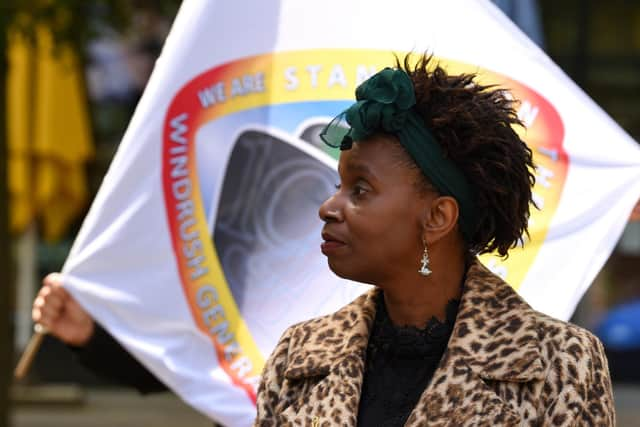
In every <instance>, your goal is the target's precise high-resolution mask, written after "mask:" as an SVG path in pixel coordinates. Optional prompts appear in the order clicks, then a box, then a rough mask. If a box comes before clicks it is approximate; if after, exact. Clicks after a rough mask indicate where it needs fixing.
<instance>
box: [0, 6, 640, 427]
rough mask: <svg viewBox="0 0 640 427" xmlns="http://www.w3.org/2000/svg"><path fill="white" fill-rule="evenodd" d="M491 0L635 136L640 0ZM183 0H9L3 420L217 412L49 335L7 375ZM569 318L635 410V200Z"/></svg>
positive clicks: (132, 422) (111, 420)
mask: <svg viewBox="0 0 640 427" xmlns="http://www.w3.org/2000/svg"><path fill="white" fill-rule="evenodd" d="M256 1H257V0H256ZM494 3H496V4H497V5H498V6H499V7H500V8H501V9H502V10H503V11H504V12H505V13H506V14H507V15H509V16H510V17H511V19H512V20H513V21H514V22H515V23H516V24H517V25H518V26H520V28H522V30H523V31H525V32H526V33H527V34H528V35H529V37H530V38H531V39H533V40H534V41H535V42H536V43H537V44H538V45H539V46H540V47H542V48H543V49H544V50H545V51H546V52H547V53H548V54H549V56H550V57H551V58H552V59H553V60H554V61H555V62H556V63H557V64H558V65H559V66H560V67H561V68H562V69H563V70H564V71H565V72H566V73H567V74H568V75H569V76H570V77H571V78H572V79H573V80H574V81H575V82H576V83H577V84H578V85H579V86H580V87H581V88H582V89H583V90H584V91H585V92H587V94H589V95H590V96H591V97H592V98H593V99H594V100H595V101H596V103H598V104H599V105H600V106H601V107H602V108H603V109H604V110H605V111H606V112H607V113H608V114H609V115H610V116H611V117H612V118H613V119H614V120H615V121H616V122H618V123H619V124H620V125H621V126H622V127H623V128H624V129H625V130H626V131H627V132H628V133H629V134H630V135H631V136H632V137H633V138H634V139H635V140H636V141H639V140H640V1H638V0H611V1H608V2H598V1H595V0H565V1H562V2H558V1H554V0H539V1H536V0H511V1H509V0H504V1H499V0H495V1H494ZM179 4H180V1H178V0H155V1H153V0H132V1H127V0H48V1H43V0H3V2H2V5H0V51H1V52H3V59H4V61H0V81H3V82H6V84H2V85H0V98H2V99H3V102H2V104H1V106H0V183H1V184H0V251H1V252H0V314H1V315H0V348H1V349H2V350H1V351H0V427H7V426H14V427H39V426H146V425H153V426H174V425H176V424H177V423H183V424H185V425H189V426H196V427H197V426H210V425H211V422H210V421H208V420H206V419H205V418H204V417H202V416H201V415H199V414H197V413H195V411H193V410H191V409H190V408H188V407H186V406H185V405H184V404H183V403H181V402H180V401H179V400H178V399H177V398H175V397H174V396H173V395H170V394H169V393H165V394H161V395H156V396H140V395H138V394H137V393H136V392H134V391H130V390H126V389H122V388H119V387H117V386H115V385H113V384H109V383H108V382H105V381H104V380H101V379H98V378H96V377H95V376H93V375H92V374H91V373H90V372H88V371H86V370H84V369H83V368H82V367H80V366H79V365H78V364H77V363H76V362H75V361H74V356H73V353H72V352H71V351H70V350H69V349H68V348H66V347H65V346H64V345H63V344H60V343H59V342H57V341H55V340H54V339H50V338H45V341H44V343H43V346H42V349H41V351H40V352H39V353H38V355H37V357H36V359H35V363H34V365H33V367H32V369H31V371H30V373H29V375H28V377H27V378H26V380H24V381H22V382H20V383H15V382H14V381H13V379H12V372H13V367H14V366H15V362H16V360H17V357H18V355H19V354H20V353H21V352H22V350H23V349H24V347H25V345H26V344H27V342H28V340H29V337H30V336H31V333H32V328H33V325H32V322H31V304H32V302H33V299H34V296H35V294H36V292H37V290H38V289H39V287H40V281H41V279H42V278H43V277H44V276H45V275H46V274H47V273H49V272H52V271H59V270H60V268H61V267H62V264H63V262H64V260H65V258H66V256H67V253H68V251H69V249H70V247H71V244H72V242H73V238H74V236H75V234H76V233H77V231H78V229H79V227H80V224H81V222H82V218H83V217H84V215H85V214H86V211H87V209H88V207H89V205H90V202H91V200H92V198H93V197H94V195H95V194H96V192H97V190H98V187H99V186H100V182H101V180H102V178H103V176H104V174H105V173H106V171H107V168H108V166H109V163H110V161H111V158H112V157H113V155H114V153H115V151H116V149H117V147H118V143H119V141H120V139H121V137H122V135H123V133H124V131H125V129H126V126H127V124H128V122H129V119H130V117H131V115H132V114H133V111H134V109H135V107H136V104H137V101H138V99H139V97H140V96H141V94H142V92H143V90H144V87H145V84H146V82H147V79H148V77H149V75H150V73H151V71H152V69H153V65H154V62H155V60H156V58H157V57H158V55H159V54H160V52H161V50H162V45H163V42H164V38H165V37H166V35H167V33H168V31H169V28H170V25H171V22H172V20H173V18H174V16H175V13H176V12H177V9H178V7H179ZM603 143H606V141H605V142H603ZM572 321H573V322H575V323H577V324H579V325H581V326H583V327H586V328H588V329H590V330H592V331H593V332H595V333H596V334H597V335H598V336H599V337H600V339H601V340H602V341H603V342H604V344H605V347H606V351H607V355H608V357H609V364H610V369H611V373H612V377H613V380H614V383H615V384H614V392H615V399H616V405H617V410H618V421H619V423H618V424H619V425H621V426H640V366H639V365H638V363H637V360H640V209H638V208H636V210H635V212H634V213H633V214H632V216H631V217H630V218H629V222H628V224H627V226H626V230H625V232H624V234H623V236H622V238H621V239H620V241H619V243H618V245H617V247H616V249H615V251H614V252H613V254H612V255H611V257H610V259H609V260H608V262H607V264H606V265H605V267H604V268H603V270H602V271H601V273H600V274H599V275H598V277H597V278H596V279H595V281H594V283H593V285H592V286H591V288H590V289H589V291H588V292H587V294H586V295H585V296H584V298H583V299H582V301H581V303H580V305H579V306H578V308H577V310H576V312H575V315H574V317H573V319H572Z"/></svg>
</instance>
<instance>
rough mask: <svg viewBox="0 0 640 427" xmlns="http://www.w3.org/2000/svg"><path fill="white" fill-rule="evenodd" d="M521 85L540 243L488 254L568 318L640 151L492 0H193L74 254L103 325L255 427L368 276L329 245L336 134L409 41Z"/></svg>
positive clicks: (611, 230) (177, 385) (621, 212)
mask: <svg viewBox="0 0 640 427" xmlns="http://www.w3.org/2000/svg"><path fill="white" fill-rule="evenodd" d="M408 51H415V52H419V53H420V52H424V51H429V52H433V53H434V54H435V56H436V57H437V59H438V60H439V61H440V62H441V64H443V65H444V66H445V67H446V68H447V69H448V70H449V71H450V72H451V73H460V72H479V74H480V81H481V82H482V83H496V84H499V85H502V86H504V87H505V88H508V89H510V90H511V91H512V92H513V94H514V96H515V97H516V98H518V99H520V100H521V105H520V107H519V108H520V109H519V115H520V117H521V119H522V120H523V121H524V122H525V124H526V125H527V130H526V131H522V132H523V138H524V139H525V140H526V141H527V143H528V144H529V145H530V146H531V147H532V149H533V150H534V152H535V161H536V162H537V164H538V170H537V174H536V175H537V182H536V186H535V197H536V202H537V203H538V205H539V206H540V207H541V210H540V211H536V212H534V213H533V216H532V218H531V225H530V231H531V241H527V242H525V244H524V247H523V248H517V249H514V250H513V251H511V256H510V258H509V259H508V260H507V261H505V262H503V261H501V260H499V259H496V258H492V257H485V258H483V261H484V262H485V263H486V264H487V265H488V266H489V267H490V268H491V269H493V270H494V271H495V272H497V273H498V274H501V275H502V276H504V277H505V278H506V279H507V281H508V282H509V283H511V284H512V285H513V286H514V287H515V288H516V289H518V290H519V291H520V293H521V294H522V295H523V296H525V298H526V299H527V300H528V301H529V302H530V303H532V304H533V306H534V307H535V308H537V309H539V310H541V311H544V312H547V313H549V314H551V315H554V316H557V317H560V318H564V319H566V318H568V317H569V316H570V314H571V312H572V311H573V309H574V307H575V305H576V304H577V302H578V300H579V299H580V297H581V296H582V294H583V292H584V291H585V290H586V288H587V286H588V285H589V284H590V282H591V281H592V279H593V278H594V276H595V274H596V273H597V272H598V270H599V269H600V268H601V267H602V265H603V263H604V262H605V260H606V259H607V257H608V256H609V254H610V252H611V250H612V248H613V247H614V245H615V243H616V241H617V239H618V238H619V236H620V234H621V232H622V230H623V228H624V226H625V223H626V220H627V217H628V215H629V212H630V211H631V209H632V206H633V205H634V204H635V202H636V201H637V200H638V198H639V197H640V149H639V147H638V145H637V144H636V143H635V142H634V141H633V140H632V139H631V138H630V137H629V136H628V135H627V134H625V133H624V131H622V130H621V129H620V127H618V126H617V125H616V124H615V123H614V122H613V121H612V120H611V119H610V118H609V117H608V116H607V115H606V114H605V113H604V112H603V111H602V110H600V108H598V106H597V105H595V104H594V103H593V101H591V100H590V99H589V98H588V97H587V96H586V95H585V94H584V93H583V92H582V91H581V90H580V89H579V88H578V87H577V86H576V85H575V84H574V83H572V82H571V80H570V79H568V78H567V77H566V76H565V75H564V73H563V72H562V71H561V70H560V69H558V67H557V66H556V65H554V64H553V62H551V60H550V59H549V58H548V57H547V56H546V55H545V54H544V53H543V52H542V51H541V50H540V49H538V48H537V47H536V46H535V45H534V44H533V43H531V42H530V41H529V40H527V39H526V37H525V36H524V35H523V34H522V33H521V32H520V31H519V30H518V29H517V28H516V27H515V26H514V25H513V24H512V23H511V22H510V21H509V20H508V19H507V18H505V17H504V16H503V15H502V14H501V13H500V12H499V11H498V10H497V9H496V8H495V7H494V6H493V5H492V4H491V3H489V2H487V1H463V0H458V1H446V2H445V1H435V0H434V1H424V0H411V1H409V0H407V1H398V2H395V3H393V4H391V3H389V2H386V1H382V0H375V1H373V0H367V1H365V0H361V1H344V0H327V1H324V2H322V3H313V4H311V3H308V2H301V1H296V0H282V1H275V0H269V1H266V0H260V1H233V2H231V1H224V2H223V1H205V0H202V1H197V0H187V1H185V2H184V3H183V5H182V7H181V10H180V12H179V14H178V17H177V18H176V21H175V23H174V26H173V29H172V31H171V34H170V36H169V37H168V39H167V42H166V45H165V47H164V50H163V52H162V55H161V57H160V59H159V60H158V62H157V65H156V68H155V70H154V72H153V75H152V77H151V80H150V82H149V85H148V87H147V89H146V91H145V93H144V96H143V97H142V100H141V101H140V104H139V106H138V108H137V110H136V112H135V115H134V117H133V119H132V121H131V123H130V125H129V128H128V130H127V132H126V135H125V137H124V140H123V141H122V143H121V145H120V147H119V150H118V153H117V155H116V157H115V159H114V161H113V163H112V165H111V168H110V169H109V172H108V174H107V176H106V177H105V179H104V182H103V185H102V187H101V189H100V192H99V194H98V196H97V197H96V200H95V202H94V203H93V206H92V208H91V210H90V212H89V215H88V216H87V218H86V220H85V223H84V225H83V227H82V229H81V231H80V234H79V235H78V237H77V240H76V242H75V244H74V246H73V249H72V251H71V254H70V256H69V259H68V260H67V263H66V265H65V268H64V273H65V274H66V284H67V286H68V288H69V289H70V291H71V292H73V294H74V295H75V296H76V297H77V298H78V300H79V301H80V302H81V303H82V305H83V306H84V307H86V308H87V309H88V310H89V311H90V312H91V313H92V315H93V316H94V317H95V318H96V320H97V321H98V322H100V323H101V324H102V325H104V326H105V327H106V328H107V329H108V330H109V331H110V333H112V334H113V335H114V336H115V337H116V338H117V339H118V340H119V341H120V342H122V343H123V344H124V345H125V346H126V348H127V349H128V350H129V351H131V352H132V353H133V354H134V355H135V356H136V357H137V358H138V359H139V360H141V361H142V362H143V363H144V364H145V365H146V366H147V367H148V368H149V369H150V370H151V371H152V372H153V373H154V374H155V375H157V376H158V377H159V378H160V379H162V380H163V381H164V382H166V383H167V384H168V385H169V386H170V387H171V388H172V389H173V390H174V391H175V392H176V393H178V394H179V395H180V396H181V397H182V398H183V399H184V400H186V401H187V402H188V403H190V404H191V405H193V406H194V407H195V408H197V409H198V410H200V411H202V412H204V413H206V414H208V415H209V416H210V417H211V418H214V419H216V420H217V421H219V422H221V423H223V424H224V425H226V426H231V427H233V426H248V425H250V424H251V422H252V420H253V417H254V413H255V393H256V386H257V383H258V381H259V374H260V371H261V368H262V365H263V363H264V360H265V357H266V356H268V354H269V353H270V351H271V350H272V348H273V347H274V345H275V343H276V342H277V340H278V338H279V336H280V335H281V333H282V332H283V331H284V329H285V328H286V327H287V326H289V325H290V324H292V323H294V322H297V321H300V320H303V319H307V318H310V317H313V316H317V315H319V314H324V313H328V312H331V311H333V310H335V309H337V308H338V307H340V306H342V305H344V304H346V303H347V302H349V301H351V300H352V299H353V298H354V297H355V296H356V295H358V294H359V293H361V292H362V291H363V290H364V289H365V288H364V287H363V286H361V285H357V284H354V283H347V282H345V281H343V280H340V279H338V278H336V277H335V276H334V275H333V274H332V273H331V272H330V271H329V269H328V267H327V266H326V261H325V259H324V257H323V256H322V255H321V253H320V251H319V247H318V246H319V243H320V240H321V239H320V232H319V231H320V227H321V223H320V220H319V219H318V215H317V209H318V206H319V205H320V203H321V202H322V200H323V199H324V198H325V197H327V196H328V195H329V194H330V193H331V192H332V191H333V185H334V184H335V183H336V181H337V173H336V171H335V170H336V165H337V161H336V158H337V155H338V153H337V152H335V151H332V150H331V149H328V148H327V147H325V146H324V145H323V144H321V143H319V139H318V132H319V129H321V128H322V127H323V125H324V124H326V123H327V122H328V120H330V119H331V118H332V117H333V116H334V115H336V114H337V113H339V112H341V111H342V110H344V109H345V108H346V107H347V106H348V105H350V103H351V102H352V101H353V99H354V90H355V87H356V86H357V85H358V84H359V83H361V82H362V81H363V80H364V79H366V78H367V77H368V76H370V75H371V74H373V73H374V72H375V71H377V70H379V69H381V68H383V67H385V66H390V65H393V63H394V57H393V55H392V52H396V53H398V54H399V55H403V54H404V53H406V52H408Z"/></svg>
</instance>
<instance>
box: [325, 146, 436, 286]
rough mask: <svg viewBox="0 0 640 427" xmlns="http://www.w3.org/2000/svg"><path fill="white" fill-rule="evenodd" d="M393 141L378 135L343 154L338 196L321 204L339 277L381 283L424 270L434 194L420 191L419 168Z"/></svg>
mask: <svg viewBox="0 0 640 427" xmlns="http://www.w3.org/2000/svg"><path fill="white" fill-rule="evenodd" d="M390 138H392V137H390V136H385V135H377V136H374V137H372V138H370V139H368V140H366V141H364V142H362V143H359V142H356V143H354V144H353V147H352V148H351V149H350V150H345V151H343V152H342V153H341V155H340V162H339V165H338V173H339V174H340V184H339V186H338V188H337V192H336V193H335V194H334V195H333V196H331V197H330V198H329V199H327V200H326V201H325V202H324V203H323V204H322V205H321V206H320V212H319V214H320V218H321V219H322V220H323V221H324V222H325V226H324V228H323V231H322V237H323V240H324V242H323V243H322V246H321V249H322V252H323V253H324V254H325V255H326V256H327V258H328V262H329V267H330V268H331V270H332V271H333V272H334V273H336V274H337V275H338V276H340V277H344V278H346V279H350V280H355V281H358V282H363V283H371V284H380V283H382V282H385V281H387V280H389V279H392V278H398V277H401V276H398V274H400V275H403V274H407V272H416V271H417V270H418V268H419V261H420V258H421V256H422V252H423V249H424V247H423V243H422V235H423V229H422V223H423V219H424V215H425V212H426V210H427V209H428V206H429V203H430V200H431V199H432V198H433V197H435V195H431V194H428V195H424V194H421V193H420V191H419V190H418V186H417V185H416V183H417V182H418V180H419V179H420V172H419V170H418V169H417V168H410V167H408V166H407V164H406V160H405V161H403V159H408V156H407V154H406V153H404V151H403V150H402V148H401V147H400V146H399V144H397V143H395V141H390V140H389V139H390ZM416 274H417V273H416Z"/></svg>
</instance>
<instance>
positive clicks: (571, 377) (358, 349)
mask: <svg viewBox="0 0 640 427" xmlns="http://www.w3.org/2000/svg"><path fill="white" fill-rule="evenodd" d="M377 292H379V290H376V289H374V290H371V291H369V292H368V293H365V294H364V295H362V296H360V297H358V298H357V299H356V300H355V301H353V302H352V303H351V304H349V305H347V306H345V307H344V308H342V309H340V310H339V311H337V312H336V313H334V314H332V315H328V316H324V317H320V318H317V319H313V320H309V321H306V322H303V323H300V324H297V325H294V326H292V327H290V328H289V329H288V330H287V331H286V332H285V333H284V335H283V336H282V338H281V339H280V342H279V343H278V345H277V346H276V348H275V350H274V352H273V353H272V355H271V357H270V358H269V360H268V361H267V364H266V366H265V369H264V372H263V378H262V383H261V384H260V387H259V390H258V402H257V409H258V416H257V419H256V421H255V426H259V427H267V426H278V427H280V426H312V427H316V426H324V427H326V426H356V416H357V414H358V403H359V395H360V387H361V385H362V379H363V374H364V369H365V360H364V359H365V355H366V347H367V340H368V337H369V331H370V329H371V325H372V322H373V318H374V316H375V299H376V293H377ZM405 425H406V426H613V425H615V413H614V408H613V398H612V394H611V382H610V379H609V370H608V366H607V361H606V359H605V356H604V352H603V349H602V344H601V343H600V341H599V340H598V339H597V338H596V337H595V336H593V335H592V334H591V333H589V332H588V331H586V330H584V329H581V328H579V327H577V326H575V325H571V324H568V323H565V322H561V321H559V320H556V319H553V318H551V317H548V316H545V315H544V314H541V313H538V312H536V311H534V310H533V309H532V308H531V307H529V305H527V303H525V302H524V301H523V300H522V299H521V298H520V297H519V296H518V294H517V293H516V292H515V291H514V290H513V289H512V288H511V287H510V286H509V285H508V284H506V283H505V282H504V281H502V280H501V279H500V278H499V277H497V276H495V275H494V274H492V273H491V272H489V271H488V270H487V269H486V268H485V267H483V266H482V265H481V264H480V262H479V261H475V262H474V263H473V264H472V265H471V267H470V269H469V271H468V273H467V279H466V281H465V285H464V290H463V294H462V297H461V301H460V309H459V312H458V316H457V319H456V322H455V326H454V329H453V333H452V335H451V338H450V340H449V344H448V346H447V350H446V351H445V354H444V355H443V357H442V360H441V361H440V364H439V366H438V368H437V369H436V371H435V373H434V375H433V378H432V380H431V383H430V384H429V386H428V387H427V388H426V390H425V391H424V392H423V394H422V396H421V398H420V400H419V401H418V404H417V405H416V406H415V407H414V409H413V411H412V412H411V414H410V416H409V418H408V420H407V422H406V424H405Z"/></svg>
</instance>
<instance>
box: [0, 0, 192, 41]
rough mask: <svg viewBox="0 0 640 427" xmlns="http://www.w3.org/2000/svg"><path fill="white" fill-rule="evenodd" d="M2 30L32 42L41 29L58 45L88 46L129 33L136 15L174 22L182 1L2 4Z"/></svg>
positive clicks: (8, 0) (16, 0)
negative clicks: (112, 33)
mask: <svg viewBox="0 0 640 427" xmlns="http://www.w3.org/2000/svg"><path fill="white" fill-rule="evenodd" d="M0 3H2V4H1V5H0V28H13V29H16V30H18V31H19V32H21V33H22V34H23V35H25V36H26V37H27V38H28V39H30V40H33V39H34V36H35V29H36V28H37V27H38V25H46V26H48V27H49V28H51V29H52V31H53V36H54V40H55V42H56V43H60V42H65V43H67V42H68V43H71V44H73V45H75V46H76V47H77V48H78V49H79V50H80V51H83V50H84V47H85V46H86V45H87V43H88V42H89V41H90V40H91V39H93V38H95V37H96V36H98V35H100V34H101V33H102V32H104V31H107V30H110V31H116V32H122V33H124V32H126V31H127V30H128V29H129V28H130V27H131V25H132V23H133V18H134V15H135V14H136V13H153V14H156V15H161V16H165V17H168V18H170V19H173V17H174V16H175V14H176V12H177V10H178V7H179V6H180V0H2V1H1V2H0Z"/></svg>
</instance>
